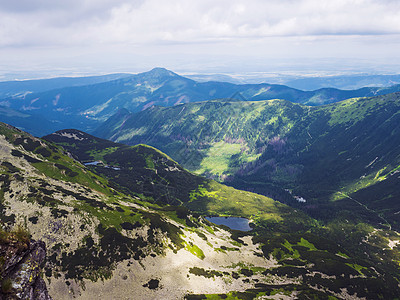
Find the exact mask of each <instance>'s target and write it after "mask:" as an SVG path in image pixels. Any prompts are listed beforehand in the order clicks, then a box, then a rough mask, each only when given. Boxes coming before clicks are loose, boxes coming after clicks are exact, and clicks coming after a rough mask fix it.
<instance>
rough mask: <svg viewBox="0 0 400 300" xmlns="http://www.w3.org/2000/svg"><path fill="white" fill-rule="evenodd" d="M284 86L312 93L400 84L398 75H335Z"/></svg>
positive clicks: (312, 78) (292, 82)
mask: <svg viewBox="0 0 400 300" xmlns="http://www.w3.org/2000/svg"><path fill="white" fill-rule="evenodd" d="M284 84H285V85H287V86H290V87H292V88H295V89H300V90H305V91H312V90H317V89H322V88H337V89H344V90H354V89H360V88H363V87H390V86H393V85H398V84H400V75H367V74H365V75H337V76H319V77H303V78H297V79H292V80H285V81H284Z"/></svg>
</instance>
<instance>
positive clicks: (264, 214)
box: [190, 181, 295, 222]
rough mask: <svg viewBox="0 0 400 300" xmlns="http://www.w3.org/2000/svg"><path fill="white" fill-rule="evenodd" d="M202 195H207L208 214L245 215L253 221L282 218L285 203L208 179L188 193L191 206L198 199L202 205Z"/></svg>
mask: <svg viewBox="0 0 400 300" xmlns="http://www.w3.org/2000/svg"><path fill="white" fill-rule="evenodd" d="M204 197H207V198H208V199H207V213H208V214H209V215H219V216H236V217H245V218H248V219H250V220H252V221H254V222H257V221H261V220H262V221H267V220H268V221H273V222H279V221H282V220H283V217H284V216H283V214H284V211H285V205H283V204H281V203H280V202H277V201H274V200H272V199H271V198H268V197H266V196H262V195H258V194H253V193H250V192H246V191H241V190H237V189H235V188H233V187H228V186H225V185H222V184H220V183H217V182H215V181H210V182H209V183H208V184H206V185H200V186H199V187H198V189H196V190H193V191H192V192H191V194H190V202H191V203H192V205H193V207H195V206H196V202H198V201H199V203H200V204H201V205H204V201H205V200H204ZM293 217H295V216H293Z"/></svg>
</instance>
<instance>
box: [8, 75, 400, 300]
mask: <svg viewBox="0 0 400 300" xmlns="http://www.w3.org/2000/svg"><path fill="white" fill-rule="evenodd" d="M113 76H114V75H113ZM46 84H48V86H47V87H46ZM46 84H44V85H43V86H41V85H40V82H36V81H35V82H32V83H29V82H27V83H26V85H24V83H22V85H20V86H12V85H10V86H9V90H8V91H9V92H7V89H6V88H5V89H4V90H3V92H4V93H8V94H7V95H9V96H6V98H4V99H3V100H1V103H2V106H1V107H0V116H1V119H0V120H3V121H7V122H9V123H11V124H12V125H16V126H18V127H19V128H16V127H13V126H11V125H8V124H4V123H0V178H1V179H0V225H1V228H0V276H1V278H0V281H1V292H0V296H1V298H5V299H14V298H15V297H17V298H18V297H19V296H18V295H22V294H24V295H25V294H32V293H33V294H35V293H36V294H37V293H41V294H43V295H44V297H46V299H48V298H49V297H52V298H53V299H72V298H83V299H93V298H95V297H100V298H104V299H111V298H117V299H124V298H131V297H132V295H134V297H136V298H138V299H265V298H274V299H275V298H284V299H285V298H287V299H293V298H297V299H331V300H332V299H397V298H399V297H400V288H399V285H398V282H399V281H400V275H399V274H400V269H399V268H400V267H399V266H400V252H399V244H400V235H399V234H398V231H399V230H400V219H399V212H400V204H399V201H398V199H399V198H400V192H399V191H398V186H399V181H400V176H399V174H400V173H399V171H400V150H399V149H398V145H399V144H400V109H399V108H400V93H399V92H396V91H397V89H398V87H399V86H392V87H390V88H363V89H359V90H353V91H342V90H337V89H331V88H330V89H321V90H316V91H310V92H306V91H300V90H296V89H292V88H288V87H286V86H281V85H271V84H230V83H222V82H203V83H200V82H195V81H193V80H190V79H188V78H185V77H182V76H179V75H177V74H175V73H173V72H171V71H168V70H165V69H161V68H156V69H153V70H152V71H150V72H146V73H142V74H137V75H129V74H116V75H115V77H110V78H107V76H100V77H94V78H87V79H85V78H76V79H74V80H72V81H70V79H66V80H64V79H61V80H60V81H57V80H56V81H54V82H53V83H52V82H50V81H49V82H47V83H46ZM53 84H59V86H58V87H56V88H55V89H53V90H46V89H47V88H48V87H49V86H52V85H53ZM88 84H89V85H88ZM30 85H31V88H32V91H31V92H32V93H31V92H29V91H25V92H23V93H19V91H23V90H24V89H25V88H27V87H29V86H30ZM70 85H74V86H70ZM53 86H54V85H53ZM41 88H43V89H42V90H40V89H41ZM13 89H14V90H13ZM18 89H21V90H19V91H18ZM33 89H36V90H33ZM10 95H11V96H10ZM366 96H367V97H366ZM276 98H282V99H276ZM34 112H35V113H34ZM68 127H70V128H72V129H66V128H68ZM22 128H23V129H27V130H28V131H29V132H30V133H27V132H25V131H23V130H21V129H22ZM56 129H57V131H55V130H56ZM58 129H59V130H58ZM85 130H89V131H90V132H89V133H87V132H85ZM54 131H55V132H54ZM31 133H32V134H35V135H37V136H41V135H43V134H44V133H46V134H47V135H45V136H44V137H43V138H38V137H34V136H33V135H31ZM91 134H93V135H91ZM219 222H221V224H225V225H221V226H220V225H216V223H218V224H219ZM233 222H241V223H242V224H245V225H246V226H245V227H240V228H238V229H232V228H234V227H233V226H231V225H230V224H232V223H233ZM45 245H46V246H45ZM35 249H36V250H35ZM33 252H35V253H36V252H37V253H36V254H37V255H36V254H32V253H33ZM39 252H40V253H39ZM45 253H46V257H47V259H46V261H45V262H43V260H44V254H45ZM32 255H33V256H32ZM30 257H33V259H30ZM28 260H29V266H26V264H25V262H26V261H28ZM25 267H26V269H24V268H25ZM14 269H15V270H16V271H18V272H14ZM40 269H42V271H40ZM20 270H22V271H20ZM23 270H26V272H25V271H23ZM40 273H42V276H40ZM27 274H32V276H31V275H29V276H28V275H27ZM28 277H29V278H28ZM31 277H32V280H31V279H30V278H31ZM21 278H22V279H21ZM44 284H46V285H47V290H48V292H47V291H46V288H45V287H44ZM20 298H21V297H20Z"/></svg>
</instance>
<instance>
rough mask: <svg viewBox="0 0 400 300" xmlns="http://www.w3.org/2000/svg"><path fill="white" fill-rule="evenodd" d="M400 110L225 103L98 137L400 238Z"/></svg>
mask: <svg viewBox="0 0 400 300" xmlns="http://www.w3.org/2000/svg"><path fill="white" fill-rule="evenodd" d="M399 106H400V95H399V94H389V95H386V96H379V97H373V98H356V99H349V100H345V101H342V102H339V103H335V104H331V105H327V106H321V107H309V106H303V105H300V104H294V103H290V102H288V101H283V100H272V101H258V102H239V101H233V102H232V101H229V100H218V101H208V102H203V103H190V104H186V105H183V106H179V107H172V108H161V107H154V108H152V109H149V110H146V111H144V112H141V113H137V114H129V113H127V112H123V111H121V112H119V114H117V115H115V116H114V117H112V118H110V119H109V120H108V121H107V122H106V123H104V124H103V125H102V126H101V127H99V129H98V130H97V131H96V132H95V134H96V135H98V136H102V137H105V138H108V139H111V140H113V141H117V142H121V143H126V144H131V145H134V144H137V143H146V144H149V145H152V146H154V147H157V148H159V149H161V150H162V151H164V152H165V153H167V154H168V155H170V156H171V157H172V158H173V159H175V160H176V161H178V162H180V163H181V164H182V165H183V166H184V167H186V168H188V169H189V170H191V171H194V172H196V173H198V174H203V175H207V176H208V177H211V178H216V179H219V180H222V181H225V182H226V183H229V184H230V185H233V186H235V187H237V188H242V189H247V190H250V191H256V192H258V193H261V194H265V195H269V196H272V197H273V198H275V199H279V200H281V201H282V202H285V203H288V204H290V205H292V206H295V207H299V208H302V209H303V210H305V211H306V212H307V213H309V214H311V215H312V216H314V217H317V218H319V219H322V220H326V219H328V220H329V219H331V218H334V217H336V212H338V211H348V212H350V213H351V214H355V215H356V216H357V215H359V216H362V218H363V219H368V222H372V223H373V224H380V223H381V224H382V225H384V226H389V227H390V226H394V227H395V228H396V230H398V228H399V224H400V223H399V221H400V220H399V218H398V214H397V212H398V211H399V210H400V207H399V205H400V202H398V201H397V200H396V199H398V191H397V186H398V175H397V170H398V166H399V165H400V152H399V149H398V145H399V143H400V128H399V126H400V125H399V124H400V122H399V116H400V114H399ZM288 191H289V192H288ZM361 195H369V196H368V197H365V196H361ZM294 196H296V197H294ZM296 199H297V200H296ZM332 210H333V211H334V212H335V213H334V214H332Z"/></svg>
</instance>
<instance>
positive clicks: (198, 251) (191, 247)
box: [184, 242, 206, 259]
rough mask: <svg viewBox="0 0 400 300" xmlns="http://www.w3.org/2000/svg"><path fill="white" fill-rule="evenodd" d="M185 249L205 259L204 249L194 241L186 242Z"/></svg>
mask: <svg viewBox="0 0 400 300" xmlns="http://www.w3.org/2000/svg"><path fill="white" fill-rule="evenodd" d="M184 244H185V249H186V250H188V251H189V252H190V253H192V254H193V255H196V256H197V257H198V258H200V259H204V258H205V257H206V256H205V255H204V253H203V250H201V249H200V248H199V247H197V246H196V245H194V244H193V243H192V242H189V243H187V242H185V243H184Z"/></svg>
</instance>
